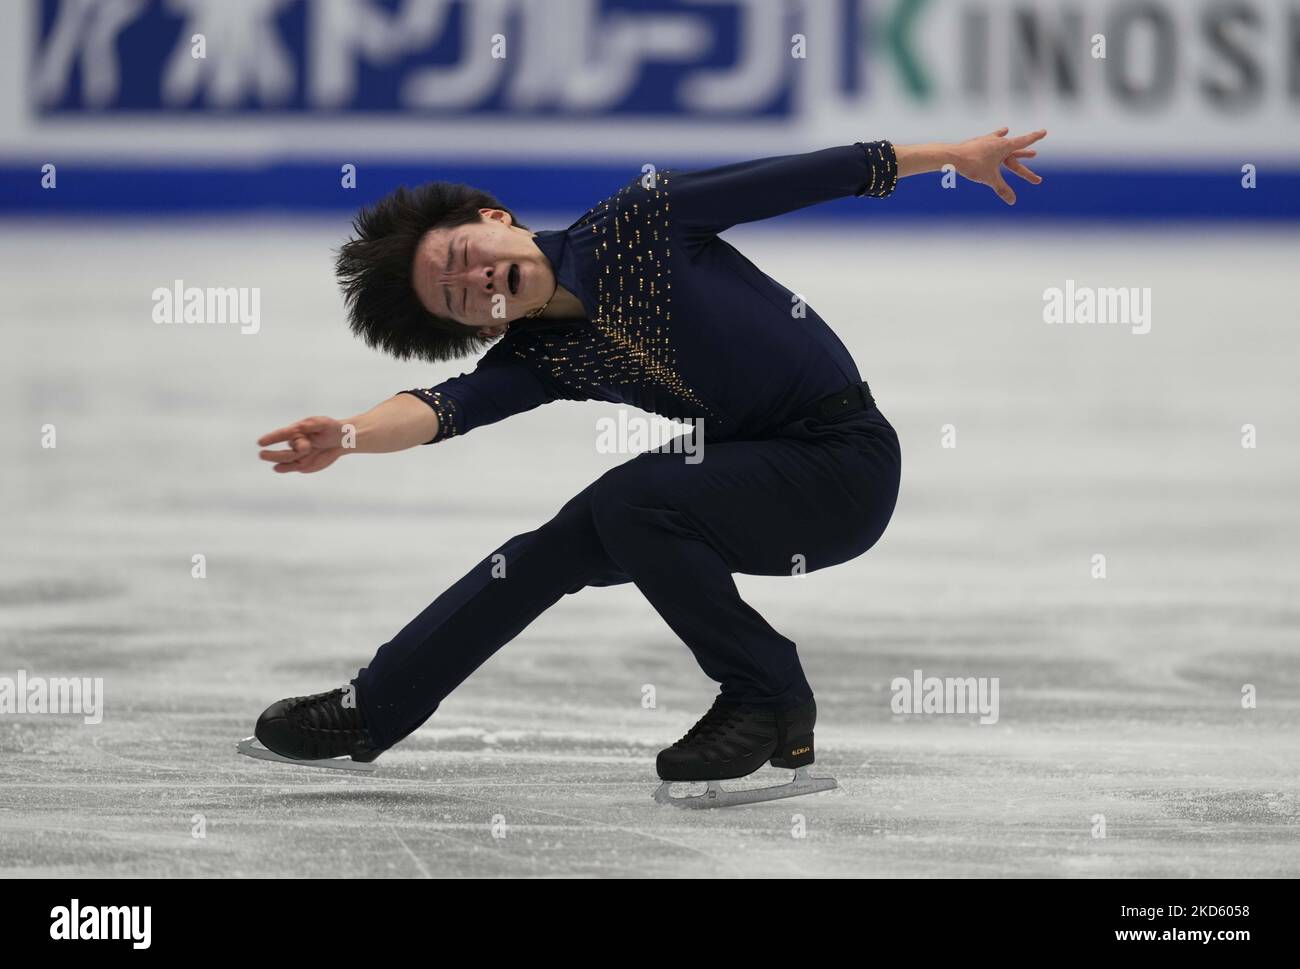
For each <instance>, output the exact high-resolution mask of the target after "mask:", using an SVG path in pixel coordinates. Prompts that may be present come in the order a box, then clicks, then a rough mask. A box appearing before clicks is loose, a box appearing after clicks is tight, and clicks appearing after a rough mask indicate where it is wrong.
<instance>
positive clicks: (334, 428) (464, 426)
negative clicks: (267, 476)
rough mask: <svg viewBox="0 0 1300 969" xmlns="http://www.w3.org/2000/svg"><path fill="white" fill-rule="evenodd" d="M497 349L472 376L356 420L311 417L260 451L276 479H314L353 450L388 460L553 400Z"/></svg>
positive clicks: (403, 396)
mask: <svg viewBox="0 0 1300 969" xmlns="http://www.w3.org/2000/svg"><path fill="white" fill-rule="evenodd" d="M507 350H508V348H507V347H506V346H504V345H503V344H498V345H497V347H494V348H493V349H492V350H491V351H489V352H488V354H487V355H486V356H484V358H483V359H482V360H480V361H479V365H478V367H477V368H476V369H475V370H474V371H473V372H472V373H468V374H461V375H460V376H459V377H452V378H451V379H450V380H444V381H443V382H442V383H440V384H437V385H436V386H433V387H429V388H427V389H419V390H404V391H402V392H401V393H400V394H398V395H397V396H396V397H393V398H391V399H389V400H386V401H384V402H383V403H382V404H378V405H376V406H375V407H372V408H371V409H370V410H368V411H366V412H365V413H364V414H358V415H357V416H356V417H350V418H348V419H347V420H342V421H340V420H336V419H334V418H332V417H307V418H304V419H303V420H300V421H298V422H297V423H294V424H290V425H289V426H288V427H282V428H280V429H279V430H276V431H271V432H270V433H269V434H264V435H262V437H260V438H258V441H257V443H258V444H259V445H261V446H262V447H263V448H266V447H268V446H269V445H272V444H288V445H289V446H288V448H287V449H286V448H278V449H275V450H264V451H261V452H260V455H259V456H260V457H261V459H262V460H263V461H270V462H272V463H273V464H274V465H275V470H276V471H279V472H288V471H302V472H307V473H310V472H312V471H321V470H323V469H325V468H328V467H329V466H330V465H331V464H333V463H334V462H335V461H337V460H338V459H339V458H340V457H342V456H343V455H344V454H347V453H348V452H349V451H351V452H355V453H358V454H386V453H390V452H393V451H405V450H406V449H407V448H412V447H415V446H416V445H417V444H432V443H434V442H435V441H441V440H444V439H446V438H449V437H454V436H456V435H460V434H466V433H468V432H469V431H470V430H472V429H473V428H475V427H481V426H483V425H484V424H493V423H495V422H496V421H499V420H503V419H504V418H506V417H509V416H510V415H512V414H519V413H522V412H523V411H526V410H531V409H532V408H534V407H537V406H539V405H541V404H545V403H547V402H548V401H551V400H554V399H555V397H556V394H555V391H554V388H552V387H551V386H549V385H548V384H546V383H545V382H543V380H542V378H541V377H539V376H538V375H537V374H536V373H534V372H533V371H531V370H529V369H528V368H527V367H524V366H521V365H519V364H518V363H515V362H512V360H511V358H510V357H509V356H508V354H507V352H506V351H507Z"/></svg>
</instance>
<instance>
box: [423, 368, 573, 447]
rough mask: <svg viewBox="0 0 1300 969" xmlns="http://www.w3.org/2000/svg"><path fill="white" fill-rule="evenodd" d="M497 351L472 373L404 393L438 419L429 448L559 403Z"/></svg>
mask: <svg viewBox="0 0 1300 969" xmlns="http://www.w3.org/2000/svg"><path fill="white" fill-rule="evenodd" d="M498 349H499V347H494V348H493V350H490V351H488V353H487V354H485V355H484V357H483V359H482V360H480V361H479V364H478V366H477V367H476V368H475V369H474V370H473V372H471V373H468V374H461V375H460V376H459V377H452V378H451V379H450V380H444V381H443V382H442V383H440V384H437V385H436V386H433V387H428V388H418V389H415V390H404V391H402V393H405V394H413V395H414V396H416V397H419V398H420V399H421V400H422V401H424V402H425V403H426V404H428V405H429V406H430V407H431V408H433V411H434V413H436V414H437V415H438V434H437V436H435V437H434V438H432V439H431V440H428V441H426V442H425V443H426V444H433V443H435V442H437V441H442V440H445V439H446V438H449V437H456V436H459V435H461V434H467V433H469V432H470V431H471V430H473V429H474V428H476V427H482V426H483V425H485V424H494V423H496V422H497V421H500V420H504V419H505V418H507V417H509V416H511V415H512V414H520V413H522V412H524V411H526V410H532V409H533V408H534V407H538V406H540V405H542V404H545V403H548V402H550V401H552V400H555V399H556V396H557V395H556V393H555V392H554V390H553V388H551V387H550V386H549V385H548V384H547V383H546V382H545V380H544V379H543V378H542V376H541V375H539V374H538V373H537V372H536V371H535V370H533V369H531V368H529V367H527V366H524V365H523V364H522V363H520V362H518V361H516V360H514V359H512V358H511V357H507V356H504V355H503V354H500V353H497V352H494V351H496V350H498Z"/></svg>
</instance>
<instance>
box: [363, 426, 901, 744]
mask: <svg viewBox="0 0 1300 969" xmlns="http://www.w3.org/2000/svg"><path fill="white" fill-rule="evenodd" d="M884 426H885V427H888V425H884ZM891 441H892V443H891ZM897 489H898V450H897V442H896V439H895V438H893V437H892V430H890V431H889V435H888V437H886V436H885V435H883V433H882V434H880V435H878V436H874V437H873V436H863V437H853V436H851V435H839V436H832V437H830V438H829V439H827V440H819V439H816V438H815V437H814V438H812V439H798V438H773V439H768V440H761V441H738V442H731V443H725V444H713V445H710V446H708V447H706V448H705V451H704V460H703V461H702V462H700V463H698V464H694V465H692V464H687V463H686V462H685V461H684V460H683V457H682V455H681V454H672V453H662V452H651V453H649V454H642V455H639V456H637V457H636V458H633V459H632V460H630V461H628V462H627V463H625V464H623V465H620V466H619V467H617V468H614V469H612V470H611V471H609V472H607V473H606V474H605V475H603V476H602V477H601V478H600V479H598V480H597V481H596V482H595V483H593V484H592V485H590V486H589V487H588V488H586V489H584V490H583V491H582V492H581V493H579V494H578V495H577V496H575V497H574V498H572V499H571V500H570V501H569V502H568V503H566V504H565V506H564V507H563V508H561V509H560V511H559V513H558V514H557V515H556V516H555V517H554V518H553V519H551V520H550V521H549V522H547V523H546V524H545V525H543V526H542V527H541V528H538V529H537V530H535V531H532V532H527V533H525V534H523V535H517V536H515V537H514V538H512V539H510V540H509V541H508V542H506V543H505V544H504V545H502V546H501V547H500V548H499V549H497V550H495V551H494V552H493V553H492V554H490V555H488V556H487V557H486V558H485V559H484V560H483V561H482V562H480V563H479V564H478V565H476V566H475V567H474V568H473V569H471V570H470V571H469V572H468V573H467V574H466V575H465V576H464V577H463V578H462V579H460V580H459V581H458V582H456V583H455V584H454V585H453V586H452V587H451V588H450V589H448V590H447V591H446V592H444V593H443V594H442V595H441V596H439V597H438V598H437V599H435V600H434V602H433V603H432V604H431V605H430V606H429V607H428V608H427V609H425V610H424V612H422V613H420V615H419V616H417V617H416V618H415V619H414V620H412V621H411V622H410V623H409V624H408V625H407V626H406V628H404V629H403V630H402V631H401V632H400V633H398V634H397V636H395V637H394V638H393V639H392V641H391V642H389V643H387V644H385V645H384V646H383V647H381V648H380V649H379V651H378V653H377V654H376V655H375V657H374V659H373V660H372V661H371V662H370V664H369V665H368V666H367V667H366V668H365V669H363V670H361V671H360V672H359V673H358V675H357V679H356V681H355V682H356V684H357V693H358V698H359V702H360V706H361V710H362V713H363V715H364V716H365V718H366V722H367V723H368V724H369V726H370V729H371V732H372V735H373V737H374V740H375V742H376V744H377V745H378V746H381V747H388V746H391V745H392V744H394V743H396V742H397V741H399V740H401V739H402V738H403V737H405V736H406V735H407V734H409V733H410V732H411V731H413V730H415V729H416V728H417V727H418V726H419V725H420V724H422V723H423V722H424V721H425V720H426V719H428V717H429V716H430V715H432V714H433V712H434V711H435V710H436V709H437V707H438V704H439V703H441V702H442V700H443V699H444V698H445V697H446V696H447V695H448V694H449V693H451V691H452V690H453V689H455V688H456V686H458V685H459V684H460V683H461V682H462V681H463V680H464V679H465V678H466V677H468V676H469V675H470V674H471V673H472V672H473V671H474V670H476V669H477V668H478V667H479V666H480V665H482V664H483V663H484V662H485V661H486V660H487V659H488V657H490V656H491V655H492V654H493V653H494V652H496V651H497V650H498V649H500V648H501V647H502V646H504V645H505V644H506V643H508V642H509V641H510V640H511V639H513V638H514V637H515V636H517V635H518V634H519V633H520V632H521V631H522V630H523V629H524V628H525V627H526V626H527V625H528V624H529V623H530V622H532V621H533V620H534V619H536V618H537V617H538V616H539V615H541V614H542V613H543V612H545V611H546V610H547V609H548V608H550V607H551V606H552V605H554V604H555V603H556V602H557V601H558V600H559V599H560V597H561V596H563V595H565V594H566V593H570V592H577V591H578V590H579V589H582V588H584V587H586V586H589V585H612V584H617V583H620V582H627V581H632V582H635V583H636V586H637V588H638V589H639V590H640V591H641V593H642V594H643V595H645V597H646V598H647V599H648V600H649V601H650V604H651V605H652V606H653V607H654V608H655V610H656V611H657V612H658V613H659V615H660V616H662V617H663V619H664V620H665V621H666V622H667V623H668V625H669V626H670V627H671V628H672V630H673V632H675V633H676V634H677V635H678V637H680V638H681V640H682V641H683V642H684V643H685V644H686V645H687V647H689V648H690V650H691V652H692V653H693V654H694V655H695V658H696V660H697V661H698V662H699V664H700V667H701V668H702V669H703V670H704V672H705V673H706V674H707V675H708V676H709V677H710V678H712V679H713V680H715V681H717V682H718V683H720V684H721V686H722V694H723V695H724V696H725V697H727V698H728V699H734V700H743V701H747V702H753V703H763V704H769V705H772V706H779V707H783V706H789V705H793V704H795V703H799V702H802V701H804V700H806V699H807V698H808V697H810V696H811V695H812V689H811V687H810V686H809V684H808V681H807V679H806V678H805V676H804V672H803V668H802V666H801V665H800V662H799V657H798V654H797V652H796V650H795V645H794V643H793V642H791V641H790V640H789V639H787V638H786V637H784V636H782V635H781V634H780V633H778V632H777V631H776V630H775V629H773V628H772V627H771V626H770V625H769V624H768V623H767V622H766V621H765V620H764V619H763V617H762V616H760V615H759V614H758V613H757V612H756V611H755V610H754V609H753V608H752V607H751V606H750V605H749V604H748V603H746V602H745V601H744V600H743V599H741V597H740V594H739V591H738V590H737V588H736V584H735V582H734V580H733V579H732V573H734V572H743V573H748V574H756V575H790V574H792V573H793V572H795V571H806V572H811V571H814V570H816V569H818V568H823V567H825V566H828V565H834V564H836V563H839V562H843V561H846V560H848V559H851V558H853V557H855V556H856V555H859V554H861V553H862V552H863V551H865V550H866V549H867V548H869V547H870V546H871V545H872V544H873V543H874V542H875V541H876V539H878V538H879V537H880V534H881V533H882V532H883V531H884V528H885V525H886V523H887V522H888V520H889V517H890V514H891V513H892V511H893V507H894V500H895V497H896V495H897Z"/></svg>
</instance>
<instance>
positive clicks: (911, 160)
mask: <svg viewBox="0 0 1300 969" xmlns="http://www.w3.org/2000/svg"><path fill="white" fill-rule="evenodd" d="M894 155H895V157H896V158H897V159H898V177H899V178H906V177H907V176H909V175H923V174H925V173H926V172H937V171H939V170H940V169H942V168H943V166H944V165H956V164H957V156H958V151H957V146H956V145H951V144H948V143H947V142H941V141H933V142H929V143H927V144H924V145H895V146H894Z"/></svg>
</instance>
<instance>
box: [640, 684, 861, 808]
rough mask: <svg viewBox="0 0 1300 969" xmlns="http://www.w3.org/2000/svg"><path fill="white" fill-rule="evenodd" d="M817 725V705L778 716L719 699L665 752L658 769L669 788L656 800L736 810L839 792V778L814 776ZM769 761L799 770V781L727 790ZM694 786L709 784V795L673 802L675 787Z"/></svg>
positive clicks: (662, 787) (662, 789)
mask: <svg viewBox="0 0 1300 969" xmlns="http://www.w3.org/2000/svg"><path fill="white" fill-rule="evenodd" d="M816 722H817V704H816V702H815V701H813V700H809V701H808V702H807V703H806V704H804V705H803V706H800V707H795V708H794V709H791V710H786V711H783V712H780V713H778V712H776V711H774V710H770V709H764V708H762V707H756V706H750V705H748V704H738V703H728V702H726V701H724V700H723V699H722V698H721V697H718V699H716V700H715V701H714V702H713V707H712V708H711V709H710V710H709V712H708V713H706V714H705V715H704V716H703V717H701V718H700V721H699V723H697V724H696V725H695V726H694V727H692V728H691V729H690V732H689V733H687V734H686V736H685V737H683V738H682V739H681V740H679V741H677V743H675V744H673V745H672V746H671V747H669V748H667V749H666V750H661V751H660V752H659V758H658V760H657V761H656V764H655V766H656V768H657V770H658V772H659V778H660V780H661V781H663V783H662V784H660V785H659V787H658V789H656V790H655V793H654V799H655V800H656V801H657V802H658V803H660V804H672V805H674V806H676V807H691V808H706V807H731V806H732V805H736V804H756V803H759V802H761V801H775V800H777V799H778V798H783V797H797V796H798V795H800V794H815V793H817V792H818V791H829V790H831V789H832V788H834V787H835V786H836V784H835V778H833V777H812V776H810V775H809V773H808V770H809V767H810V766H811V765H812V763H813V759H814V753H813V726H814V724H816ZM765 761H766V762H768V763H770V764H771V765H772V766H773V767H785V768H791V769H793V770H794V778H793V779H792V780H791V781H790V782H789V783H786V784H778V785H776V786H774V787H760V788H754V789H749V790H739V791H729V790H726V789H725V788H723V787H722V785H721V783H720V782H721V781H724V780H729V779H733V778H737V777H745V776H746V775H748V774H752V773H754V771H756V770H758V769H759V768H760V767H762V766H763V763H764V762H765ZM690 781H705V782H707V783H708V788H707V790H705V791H704V793H703V794H696V795H687V796H685V797H673V796H672V794H671V787H672V785H673V784H674V783H677V782H690Z"/></svg>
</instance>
